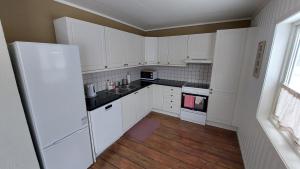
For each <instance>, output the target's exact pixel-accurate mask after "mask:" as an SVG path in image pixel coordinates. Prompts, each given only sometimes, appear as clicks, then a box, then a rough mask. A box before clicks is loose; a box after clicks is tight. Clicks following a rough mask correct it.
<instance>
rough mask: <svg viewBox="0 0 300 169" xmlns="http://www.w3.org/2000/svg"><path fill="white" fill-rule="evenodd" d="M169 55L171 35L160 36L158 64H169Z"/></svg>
mask: <svg viewBox="0 0 300 169" xmlns="http://www.w3.org/2000/svg"><path fill="white" fill-rule="evenodd" d="M168 57H169V37H159V38H158V64H159V65H167V64H168Z"/></svg>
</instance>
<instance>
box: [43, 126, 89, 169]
mask: <svg viewBox="0 0 300 169" xmlns="http://www.w3.org/2000/svg"><path fill="white" fill-rule="evenodd" d="M89 138H90V136H89V129H88V127H87V128H84V129H82V130H80V131H78V132H76V133H74V134H72V135H71V136H69V137H67V138H65V139H63V140H62V141H59V142H58V143H57V144H55V145H53V146H51V147H49V148H47V149H46V150H44V151H43V158H44V159H43V160H44V165H45V166H44V167H45V169H86V168H88V167H89V166H90V165H91V164H92V163H93V159H92V150H91V144H90V139H89Z"/></svg>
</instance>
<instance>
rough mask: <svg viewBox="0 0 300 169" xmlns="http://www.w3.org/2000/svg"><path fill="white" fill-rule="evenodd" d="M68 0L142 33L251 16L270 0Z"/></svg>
mask: <svg viewBox="0 0 300 169" xmlns="http://www.w3.org/2000/svg"><path fill="white" fill-rule="evenodd" d="M57 1H67V2H69V3H71V4H75V5H77V6H79V7H83V8H86V9H89V10H92V11H94V12H97V13H100V14H102V15H106V16H109V17H111V18H114V19H116V20H120V21H122V22H125V23H127V24H130V25H133V26H136V27H138V28H141V29H143V30H151V29H160V28H166V27H174V26H182V25H191V24H199V23H207V22H217V21H222V20H233V19H241V18H247V17H251V16H252V15H253V14H254V13H255V12H257V11H258V10H259V9H260V8H262V7H263V6H264V5H265V4H266V3H267V2H268V1H269V0H57Z"/></svg>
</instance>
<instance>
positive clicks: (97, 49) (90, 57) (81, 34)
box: [71, 19, 106, 72]
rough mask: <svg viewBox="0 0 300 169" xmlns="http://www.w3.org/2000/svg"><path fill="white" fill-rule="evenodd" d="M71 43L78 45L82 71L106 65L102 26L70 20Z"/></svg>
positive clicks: (101, 67) (98, 68)
mask: <svg viewBox="0 0 300 169" xmlns="http://www.w3.org/2000/svg"><path fill="white" fill-rule="evenodd" d="M71 27H72V28H71V30H72V31H71V32H72V38H71V39H72V44H75V45H78V47H79V51H80V58H81V68H82V71H83V72H85V71H93V70H101V69H104V68H105V66H106V51H105V42H104V27H103V26H100V25H96V24H92V23H88V22H83V21H80V20H76V19H72V20H71Z"/></svg>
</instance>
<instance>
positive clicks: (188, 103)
mask: <svg viewBox="0 0 300 169" xmlns="http://www.w3.org/2000/svg"><path fill="white" fill-rule="evenodd" d="M207 105H208V96H204V95H196V94H191V93H182V97H181V108H185V109H189V110H194V111H199V112H204V113H206V112H207Z"/></svg>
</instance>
